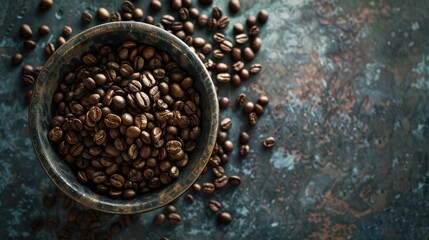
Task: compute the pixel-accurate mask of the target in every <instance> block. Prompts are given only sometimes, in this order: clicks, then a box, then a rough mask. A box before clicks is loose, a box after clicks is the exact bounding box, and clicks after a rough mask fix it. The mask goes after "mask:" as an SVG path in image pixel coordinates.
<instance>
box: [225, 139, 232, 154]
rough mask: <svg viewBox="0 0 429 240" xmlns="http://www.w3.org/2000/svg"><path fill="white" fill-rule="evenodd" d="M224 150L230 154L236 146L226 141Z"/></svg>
mask: <svg viewBox="0 0 429 240" xmlns="http://www.w3.org/2000/svg"><path fill="white" fill-rule="evenodd" d="M222 148H223V151H224V152H225V153H230V152H232V150H233V149H234V144H233V143H232V142H231V141H230V140H226V141H225V142H224V143H223V144H222Z"/></svg>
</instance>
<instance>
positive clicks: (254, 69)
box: [250, 63, 262, 74]
mask: <svg viewBox="0 0 429 240" xmlns="http://www.w3.org/2000/svg"><path fill="white" fill-rule="evenodd" d="M261 69H262V66H261V64H259V63H255V64H252V66H250V73H251V74H256V73H259V72H260V71H261Z"/></svg>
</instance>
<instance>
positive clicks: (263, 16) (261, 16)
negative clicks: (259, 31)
mask: <svg viewBox="0 0 429 240" xmlns="http://www.w3.org/2000/svg"><path fill="white" fill-rule="evenodd" d="M257 19H258V22H259V23H260V24H264V23H266V22H267V21H268V11H267V10H265V9H263V10H261V11H259V13H258V15H257Z"/></svg>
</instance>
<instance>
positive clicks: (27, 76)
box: [21, 74, 36, 86]
mask: <svg viewBox="0 0 429 240" xmlns="http://www.w3.org/2000/svg"><path fill="white" fill-rule="evenodd" d="M21 79H22V82H23V83H24V84H26V85H29V86H31V85H34V82H35V81H36V80H35V79H34V77H33V76H31V75H30V74H24V75H23V76H22V77H21Z"/></svg>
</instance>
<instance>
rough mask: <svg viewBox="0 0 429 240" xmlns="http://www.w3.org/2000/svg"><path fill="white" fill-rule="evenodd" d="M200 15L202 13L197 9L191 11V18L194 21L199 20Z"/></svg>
mask: <svg viewBox="0 0 429 240" xmlns="http://www.w3.org/2000/svg"><path fill="white" fill-rule="evenodd" d="M199 15H200V11H199V10H198V9H197V8H191V9H189V16H190V17H191V18H193V19H196V18H198V16H199Z"/></svg>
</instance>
